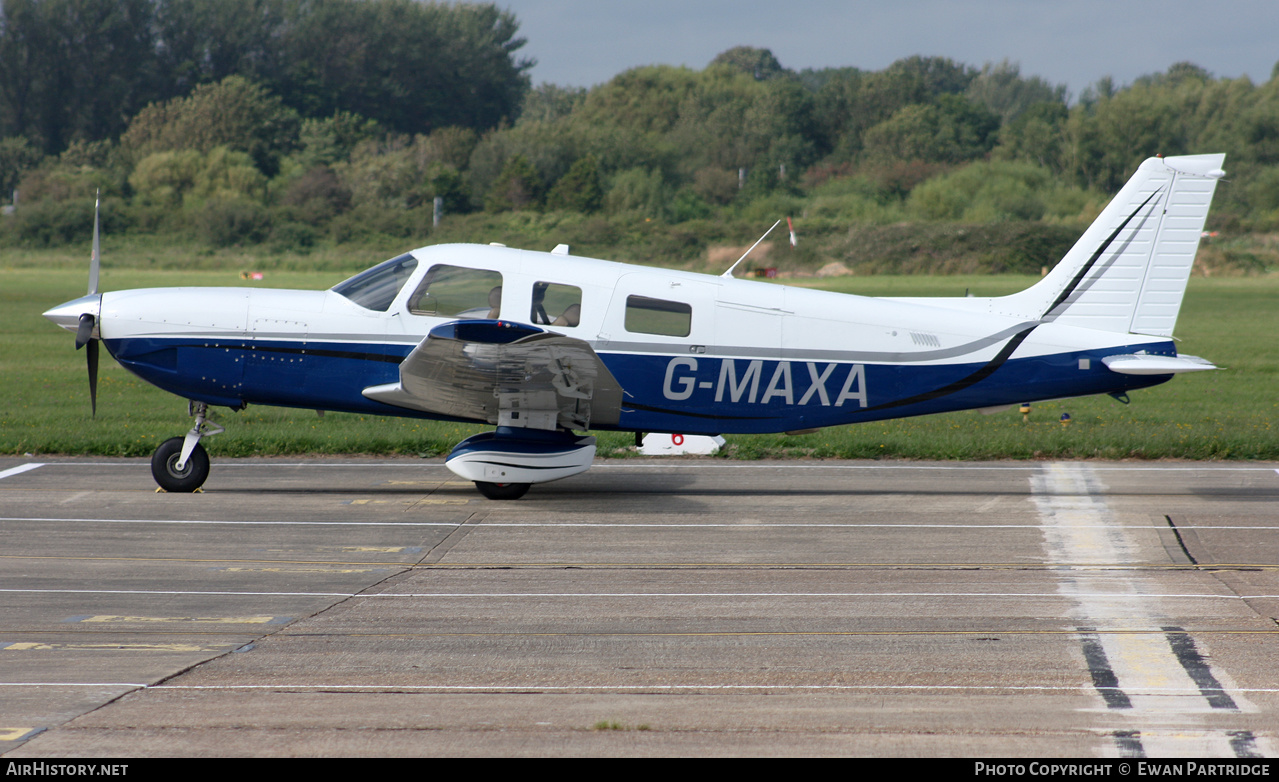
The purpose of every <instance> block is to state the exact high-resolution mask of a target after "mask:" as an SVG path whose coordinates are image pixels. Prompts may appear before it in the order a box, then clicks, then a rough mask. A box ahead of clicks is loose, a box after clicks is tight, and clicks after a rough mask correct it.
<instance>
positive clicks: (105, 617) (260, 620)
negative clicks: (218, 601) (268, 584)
mask: <svg viewBox="0 0 1279 782" xmlns="http://www.w3.org/2000/svg"><path fill="white" fill-rule="evenodd" d="M275 619H276V617H274V616H208V617H205V616H112V615H110V614H102V615H99V616H91V617H88V618H87V619H81V620H80V621H81V622H82V623H83V622H104V623H105V622H199V623H202V624H234V625H264V624H269V623H270V622H272V621H274V620H275Z"/></svg>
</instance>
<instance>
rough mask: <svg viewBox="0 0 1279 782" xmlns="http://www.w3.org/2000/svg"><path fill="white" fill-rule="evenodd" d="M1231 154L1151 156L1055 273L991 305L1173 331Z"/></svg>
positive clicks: (1107, 326)
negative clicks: (1214, 197)
mask: <svg viewBox="0 0 1279 782" xmlns="http://www.w3.org/2000/svg"><path fill="white" fill-rule="evenodd" d="M1225 159H1226V156H1225V155H1185V156H1181V157H1169V158H1149V159H1148V160H1146V161H1145V162H1144V163H1142V164H1141V166H1140V167H1139V168H1138V169H1137V172H1136V173H1135V174H1134V175H1133V177H1132V179H1130V180H1128V184H1126V185H1124V187H1123V189H1122V190H1120V191H1119V194H1118V195H1116V196H1115V198H1114V200H1112V201H1111V202H1110V204H1109V205H1108V206H1107V207H1106V208H1105V210H1103V211H1102V213H1101V216H1100V217H1098V218H1097V220H1096V221H1095V222H1093V224H1092V225H1091V226H1090V227H1089V228H1088V230H1087V231H1085V232H1084V235H1083V236H1081V237H1080V238H1079V241H1078V242H1076V243H1075V246H1074V247H1072V248H1071V249H1070V252H1068V253H1066V256H1065V257H1064V258H1062V259H1061V262H1060V263H1058V264H1057V266H1056V268H1054V269H1053V270H1052V271H1051V272H1050V273H1049V274H1048V276H1046V277H1045V278H1044V279H1042V280H1040V281H1039V282H1038V283H1036V284H1035V285H1033V286H1031V287H1030V288H1027V289H1026V290H1024V291H1022V292H1021V293H1015V294H1013V295H1011V296H1004V297H1002V298H1000V299H995V300H993V301H992V302H991V303H992V305H994V306H993V307H992V309H995V310H999V311H1003V312H1006V313H1008V314H1017V315H1020V316H1023V317H1031V318H1042V319H1043V320H1045V321H1056V322H1057V323H1064V324H1068V325H1072V326H1082V327H1084V328H1091V329H1100V330H1103V331H1117V332H1120V333H1134V334H1150V335H1154V336H1163V337H1168V336H1172V330H1173V326H1175V325H1176V323H1177V313H1178V312H1179V311H1180V310H1181V299H1182V296H1183V294H1184V293H1185V291H1186V282H1187V280H1188V279H1189V277H1190V269H1191V267H1192V266H1193V265H1194V262H1195V253H1196V251H1198V249H1199V237H1200V235H1201V233H1202V232H1203V226H1204V220H1205V219H1207V217H1208V208H1209V206H1211V204H1212V194H1213V191H1214V190H1215V189H1216V186H1217V180H1218V179H1220V178H1221V177H1222V176H1224V175H1225V172H1224V171H1222V170H1221V165H1222V163H1223V162H1224V161H1225Z"/></svg>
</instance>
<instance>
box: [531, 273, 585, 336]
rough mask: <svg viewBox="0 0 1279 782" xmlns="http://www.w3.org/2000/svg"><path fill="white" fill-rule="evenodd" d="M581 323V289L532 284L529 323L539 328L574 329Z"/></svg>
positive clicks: (574, 286) (551, 283) (540, 283)
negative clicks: (531, 305)
mask: <svg viewBox="0 0 1279 782" xmlns="http://www.w3.org/2000/svg"><path fill="white" fill-rule="evenodd" d="M581 321H582V289H581V288H579V287H577V286H576V285H561V284H559V283H557V282H537V283H533V311H532V312H531V313H529V322H530V323H534V324H536V325H539V326H567V327H569V328H574V327H576V326H577V324H578V323H580V322H581Z"/></svg>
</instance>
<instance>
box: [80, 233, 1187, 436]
mask: <svg viewBox="0 0 1279 782" xmlns="http://www.w3.org/2000/svg"><path fill="white" fill-rule="evenodd" d="M396 260H398V261H400V263H399V265H398V266H397V267H396V270H395V273H394V274H392V273H391V271H390V270H388V271H383V272H382V273H381V277H382V279H371V281H370V282H366V283H362V284H363V286H364V287H363V288H360V284H357V285H355V286H352V285H350V284H348V283H344V285H346V286H347V287H346V288H345V289H343V286H341V285H340V286H337V287H336V288H335V289H333V290H329V291H298V290H273V289H260V288H159V289H143V290H129V291H116V292H107V293H104V294H102V298H101V308H100V315H99V319H98V326H97V333H98V335H99V336H100V337H101V338H102V340H103V343H104V344H105V345H106V346H107V349H108V350H109V351H110V353H111V355H112V356H114V357H115V359H116V360H117V361H118V362H119V363H120V364H121V365H122V366H124V367H125V368H126V369H128V370H129V371H131V372H133V373H134V374H136V375H138V376H139V377H141V378H142V379H144V380H146V381H147V382H149V383H152V384H154V385H156V386H159V387H160V388H163V389H165V390H167V391H170V392H172V393H174V394H177V395H179V396H182V397H185V398H189V399H194V400H197V401H203V402H207V403H209V404H215V405H225V406H229V407H235V408H238V407H242V406H244V405H246V404H265V405H281V406H288V407H298V408H308V409H320V410H336V411H348V412H361V413H372V414H380V415H397V416H414V417H437V416H432V415H429V414H426V413H422V412H420V411H414V410H410V409H406V408H402V407H396V406H393V405H389V404H385V403H383V402H378V401H374V400H372V399H369V398H366V397H365V396H364V395H363V393H362V392H363V391H364V389H366V388H369V387H371V386H377V385H381V384H386V383H394V382H396V380H397V378H398V372H399V364H400V362H401V361H403V360H404V358H405V357H406V356H407V355H408V354H409V353H410V352H411V351H412V350H413V349H414V347H416V346H417V345H418V344H419V343H420V342H422V340H423V338H424V337H425V336H426V334H427V333H428V332H429V331H430V330H431V329H432V328H433V327H435V326H439V325H441V324H443V323H447V322H449V321H456V320H459V319H467V318H473V319H482V318H487V319H500V320H503V321H511V322H517V323H523V324H532V325H536V326H538V327H539V328H542V329H545V330H547V331H552V332H558V333H561V334H564V335H567V336H569V337H574V338H576V339H580V340H583V341H585V342H586V343H588V344H589V345H590V346H591V347H592V348H593V349H594V350H595V352H596V353H597V354H598V355H599V356H600V358H601V360H602V361H603V362H604V364H605V365H606V366H607V368H608V370H609V371H610V372H611V373H612V374H613V376H614V377H615V378H616V380H617V381H618V383H619V384H620V386H621V387H622V389H623V391H624V395H623V404H622V410H621V414H620V416H619V418H618V422H617V424H616V425H612V424H609V425H606V426H600V427H596V428H609V429H622V430H634V431H668V432H685V433H708V434H717V433H759V432H781V431H795V430H801V429H811V428H818V427H826V426H835V425H840V424H848V423H856V422H861V421H872V420H877V419H883V418H897V417H902V416H911V415H923V414H929V413H938V412H945V411H950V410H961V409H969V408H985V407H995V406H1000V405H1008V404H1015V403H1018V402H1026V401H1034V400H1038V399H1051V398H1060V397H1070V396H1082V395H1088V394H1098V393H1115V392H1124V391H1127V390H1130V389H1134V388H1139V387H1143V386H1148V385H1154V384H1156V383H1159V382H1163V381H1164V380H1167V379H1168V378H1169V377H1170V375H1155V376H1136V375H1123V374H1118V373H1116V372H1112V371H1111V370H1109V369H1107V367H1106V366H1105V365H1104V364H1103V361H1102V359H1104V358H1106V357H1108V356H1115V355H1125V354H1133V353H1138V352H1145V353H1147V354H1164V355H1176V350H1175V348H1174V346H1173V344H1172V342H1171V341H1170V340H1169V339H1167V338H1163V337H1143V336H1139V335H1133V334H1120V333H1115V332H1110V331H1097V330H1092V329H1085V328H1078V327H1072V326H1066V325H1061V324H1057V323H1052V322H1043V321H1039V320H1036V319H1028V318H1025V317H1008V316H1004V315H998V314H991V313H982V312H966V311H962V310H957V309H953V308H950V307H947V306H945V303H944V302H945V300H937V301H936V302H930V301H928V300H912V301H895V300H891V299H876V298H868V297H862V296H854V295H847V294H837V293H830V292H825V291H817V290H810V289H805V288H796V287H789V286H783V285H775V284H771V283H764V282H756V281H750V280H737V279H731V278H723V277H711V276H707V275H700V274H692V273H688V272H679V271H670V270H664V269H654V268H648V267H640V266H632V265H627V264H621V263H615V262H610V261H603V260H596V259H590V258H580V257H573V256H568V255H565V254H552V253H541V252H529V251H521V250H513V249H507V248H502V247H490V246H475V245H441V246H435V247H429V248H423V249H420V250H415V251H413V252H412V253H409V254H406V255H404V256H401V257H400V259H396ZM390 263H391V262H388V264H390ZM386 266H387V264H383V265H382V267H386ZM382 267H378V268H382ZM406 267H408V268H407V269H406ZM366 274H367V273H366ZM428 275H429V276H428ZM449 275H452V276H451V277H449ZM374 277H376V275H374ZM445 278H447V280H446V281H445V282H441V280H445ZM353 279H356V280H357V281H358V279H359V278H353ZM446 283H447V284H446ZM450 286H451V287H450ZM343 290H344V292H339V291H343ZM437 291H438V293H437ZM468 297H469V298H468ZM63 325H67V324H63ZM490 423H491V422H490Z"/></svg>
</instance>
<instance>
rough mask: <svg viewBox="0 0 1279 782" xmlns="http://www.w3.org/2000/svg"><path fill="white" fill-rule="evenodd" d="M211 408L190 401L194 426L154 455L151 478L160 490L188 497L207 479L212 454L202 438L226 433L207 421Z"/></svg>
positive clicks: (163, 443) (167, 442)
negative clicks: (201, 441) (183, 494)
mask: <svg viewBox="0 0 1279 782" xmlns="http://www.w3.org/2000/svg"><path fill="white" fill-rule="evenodd" d="M208 409H209V406H208V405H207V404H205V403H204V402H191V403H190V405H189V406H188V408H187V411H188V413H189V414H190V415H193V416H195V426H193V427H191V431H189V432H187V433H186V436H185V437H171V438H169V439H168V440H165V441H164V442H162V443H160V447H159V448H156V449H155V453H153V454H152V455H151V477H153V478H155V482H156V483H157V484H159V486H160V488H161V489H164V490H165V491H168V492H181V493H187V494H189V493H191V492H193V491H196V490H197V489H199V488H200V487H201V486H203V485H204V482H205V480H207V479H208V477H209V454H208V453H206V452H205V450H204V446H203V445H200V438H201V437H209V436H212V435H215V434H220V433H222V432H224V431H226V430H225V429H223V428H222V427H220V426H218V425H217V424H215V423H212V422H210V421H209V420H208V418H207V413H208Z"/></svg>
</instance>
